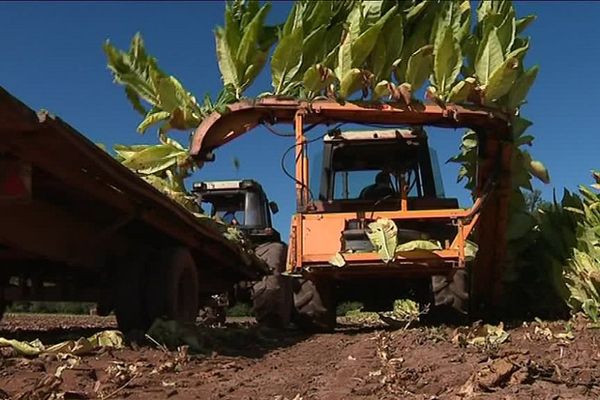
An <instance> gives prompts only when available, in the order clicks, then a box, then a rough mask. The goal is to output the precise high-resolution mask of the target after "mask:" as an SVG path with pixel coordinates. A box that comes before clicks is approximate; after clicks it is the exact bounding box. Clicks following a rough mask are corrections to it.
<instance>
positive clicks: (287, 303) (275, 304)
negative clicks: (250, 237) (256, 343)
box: [252, 242, 293, 328]
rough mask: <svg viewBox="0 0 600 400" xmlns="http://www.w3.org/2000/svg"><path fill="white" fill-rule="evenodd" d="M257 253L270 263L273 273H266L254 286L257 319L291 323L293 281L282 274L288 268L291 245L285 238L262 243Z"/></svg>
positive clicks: (276, 325)
mask: <svg viewBox="0 0 600 400" xmlns="http://www.w3.org/2000/svg"><path fill="white" fill-rule="evenodd" d="M255 253H256V255H257V256H258V257H260V258H261V259H262V260H263V261H265V262H266V263H267V265H268V266H269V269H270V270H271V275H267V276H265V277H264V278H263V279H261V280H260V281H258V282H257V283H255V284H254V286H253V287H252V305H253V309H254V315H255V316H256V321H257V322H258V323H259V324H261V325H263V326H267V327H270V328H285V327H286V326H287V325H289V323H290V319H291V314H292V309H293V303H292V301H293V300H292V282H291V279H290V277H288V276H285V275H282V272H284V271H285V260H286V255H287V246H286V245H285V244H284V243H281V242H270V243H264V244H261V245H259V246H258V247H257V248H256V250H255Z"/></svg>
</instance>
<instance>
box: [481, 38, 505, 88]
mask: <svg viewBox="0 0 600 400" xmlns="http://www.w3.org/2000/svg"><path fill="white" fill-rule="evenodd" d="M503 62H504V56H503V54H502V45H501V44H500V41H499V40H498V35H497V30H496V29H491V30H490V32H489V33H488V35H487V36H486V38H485V39H484V40H483V41H482V42H481V43H480V44H479V48H478V51H477V57H476V59H475V74H476V76H477V78H478V79H479V82H480V83H481V84H483V85H486V84H487V83H488V81H489V79H490V77H491V76H492V73H493V72H494V71H496V70H497V69H498V68H499V67H500V65H502V63H503Z"/></svg>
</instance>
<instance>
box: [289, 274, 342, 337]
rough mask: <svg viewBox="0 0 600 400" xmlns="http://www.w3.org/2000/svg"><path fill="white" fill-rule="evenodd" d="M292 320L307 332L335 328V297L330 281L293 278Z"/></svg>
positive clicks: (327, 330)
mask: <svg viewBox="0 0 600 400" xmlns="http://www.w3.org/2000/svg"><path fill="white" fill-rule="evenodd" d="M293 288H294V311H295V312H294V322H295V323H296V325H298V327H299V328H300V329H302V330H305V331H309V332H331V331H333V330H334V329H335V324H336V321H335V298H334V294H333V287H332V285H331V283H330V282H326V281H312V280H309V279H302V278H299V279H295V280H294V287H293Z"/></svg>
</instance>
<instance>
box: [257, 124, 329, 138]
mask: <svg viewBox="0 0 600 400" xmlns="http://www.w3.org/2000/svg"><path fill="white" fill-rule="evenodd" d="M322 123H323V122H319V123H314V124H312V125H309V126H308V127H307V128H306V129H304V133H307V132H310V131H311V130H313V129H314V128H315V127H316V126H318V125H321V124H322ZM261 124H262V125H264V127H265V128H267V130H268V131H269V132H271V133H272V134H274V135H275V136H279V137H295V136H296V134H295V133H282V132H281V131H278V130H277V129H275V128H274V127H273V124H271V123H270V122H268V121H262V122H261Z"/></svg>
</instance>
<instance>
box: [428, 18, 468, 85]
mask: <svg viewBox="0 0 600 400" xmlns="http://www.w3.org/2000/svg"><path fill="white" fill-rule="evenodd" d="M461 65H462V54H461V51H460V45H459V44H458V42H457V41H456V39H454V34H453V31H452V28H451V27H446V29H445V33H444V34H443V35H441V36H438V40H437V41H436V43H434V46H433V78H434V82H433V83H434V85H435V86H436V87H437V89H438V91H439V92H440V93H441V94H445V93H447V91H449V90H450V88H451V87H452V85H453V84H454V81H455V80H456V78H457V77H458V74H459V73H460V67H461Z"/></svg>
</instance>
